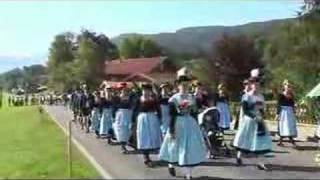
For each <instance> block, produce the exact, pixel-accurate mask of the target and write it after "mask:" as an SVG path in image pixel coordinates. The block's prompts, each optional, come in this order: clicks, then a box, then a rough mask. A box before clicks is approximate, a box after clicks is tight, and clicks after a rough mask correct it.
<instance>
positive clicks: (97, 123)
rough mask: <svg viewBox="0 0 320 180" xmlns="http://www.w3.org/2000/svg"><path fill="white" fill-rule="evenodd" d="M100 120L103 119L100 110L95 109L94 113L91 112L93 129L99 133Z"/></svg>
mask: <svg viewBox="0 0 320 180" xmlns="http://www.w3.org/2000/svg"><path fill="white" fill-rule="evenodd" d="M100 118H101V113H100V111H99V109H98V108H93V110H92V112H91V121H92V124H91V127H92V129H93V130H94V131H98V132H99V130H100Z"/></svg>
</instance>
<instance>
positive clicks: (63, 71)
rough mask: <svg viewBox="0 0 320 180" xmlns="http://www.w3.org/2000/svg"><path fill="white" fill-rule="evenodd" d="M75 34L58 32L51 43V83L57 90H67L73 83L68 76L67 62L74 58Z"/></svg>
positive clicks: (49, 58)
mask: <svg viewBox="0 0 320 180" xmlns="http://www.w3.org/2000/svg"><path fill="white" fill-rule="evenodd" d="M74 49H75V45H74V35H73V34H72V33H70V32H67V33H62V34H58V35H57V36H55V38H54V41H53V42H52V43H51V47H50V49H49V57H48V75H49V85H50V86H51V87H52V88H53V89H56V90H66V89H68V88H70V86H71V84H70V83H68V82H70V80H69V79H67V78H66V77H68V76H67V74H68V73H69V72H68V71H67V66H66V65H67V64H70V63H72V62H73V60H74Z"/></svg>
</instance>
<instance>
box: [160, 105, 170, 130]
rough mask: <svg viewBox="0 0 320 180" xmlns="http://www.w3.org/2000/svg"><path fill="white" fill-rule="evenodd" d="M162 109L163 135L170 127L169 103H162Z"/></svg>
mask: <svg viewBox="0 0 320 180" xmlns="http://www.w3.org/2000/svg"><path fill="white" fill-rule="evenodd" d="M160 109H161V117H162V119H161V120H162V124H161V132H162V134H163V135H165V134H166V132H167V130H168V128H169V121H170V112H169V105H164V104H161V105H160Z"/></svg>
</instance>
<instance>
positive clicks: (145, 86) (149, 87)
mask: <svg viewBox="0 0 320 180" xmlns="http://www.w3.org/2000/svg"><path fill="white" fill-rule="evenodd" d="M141 88H142V89H152V85H151V84H149V83H143V84H141Z"/></svg>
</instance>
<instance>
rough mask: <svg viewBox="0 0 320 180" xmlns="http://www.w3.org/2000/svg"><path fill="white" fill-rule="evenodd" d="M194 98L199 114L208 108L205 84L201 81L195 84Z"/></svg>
mask: <svg viewBox="0 0 320 180" xmlns="http://www.w3.org/2000/svg"><path fill="white" fill-rule="evenodd" d="M194 96H195V98H196V102H197V109H198V112H199V113H200V112H202V111H203V110H204V109H206V108H207V107H208V101H207V98H208V97H207V93H206V91H205V90H204V87H203V84H202V83H201V82H199V81H196V82H195V83H194Z"/></svg>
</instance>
